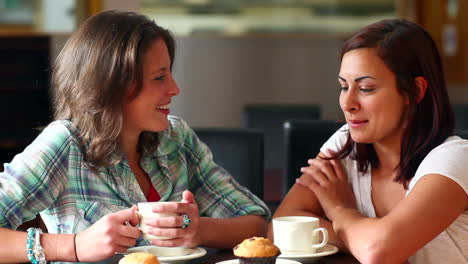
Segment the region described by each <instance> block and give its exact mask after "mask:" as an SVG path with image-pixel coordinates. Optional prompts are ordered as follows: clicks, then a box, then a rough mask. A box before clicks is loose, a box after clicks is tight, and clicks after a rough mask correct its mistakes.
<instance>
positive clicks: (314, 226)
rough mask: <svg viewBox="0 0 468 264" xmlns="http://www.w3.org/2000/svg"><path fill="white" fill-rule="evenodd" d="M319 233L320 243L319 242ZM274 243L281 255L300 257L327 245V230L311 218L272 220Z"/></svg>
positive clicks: (285, 217) (294, 217)
mask: <svg viewBox="0 0 468 264" xmlns="http://www.w3.org/2000/svg"><path fill="white" fill-rule="evenodd" d="M320 233H322V241H321V242H319V239H320ZM273 236H274V243H275V245H276V246H277V247H279V249H280V250H281V254H285V255H300V254H310V253H315V252H317V249H319V248H322V247H324V246H325V245H327V243H328V232H327V229H325V228H323V227H320V225H319V219H318V218H317V217H312V216H283V217H277V218H274V219H273Z"/></svg>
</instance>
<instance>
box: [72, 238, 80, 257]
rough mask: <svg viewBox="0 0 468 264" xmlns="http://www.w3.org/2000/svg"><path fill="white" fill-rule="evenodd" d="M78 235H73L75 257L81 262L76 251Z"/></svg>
mask: <svg viewBox="0 0 468 264" xmlns="http://www.w3.org/2000/svg"><path fill="white" fill-rule="evenodd" d="M76 235H77V234H75V236H73V247H74V248H75V259H76V262H80V260H79V259H78V253H76Z"/></svg>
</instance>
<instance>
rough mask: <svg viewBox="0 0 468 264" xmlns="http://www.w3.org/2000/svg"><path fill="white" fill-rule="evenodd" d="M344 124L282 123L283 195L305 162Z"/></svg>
mask: <svg viewBox="0 0 468 264" xmlns="http://www.w3.org/2000/svg"><path fill="white" fill-rule="evenodd" d="M343 125H344V123H342V122H337V121H332V120H299V119H297V120H289V121H286V122H285V123H284V142H285V146H286V158H285V172H284V174H283V195H286V194H287V193H288V191H289V189H290V188H291V187H292V186H293V185H294V183H295V182H296V178H297V177H299V176H300V175H301V172H300V168H301V167H304V166H307V160H308V159H310V158H315V157H316V156H317V154H318V153H319V152H320V147H322V145H323V144H324V143H325V142H326V141H327V140H328V139H329V138H330V137H331V136H332V135H333V133H335V131H337V130H338V129H339V128H340V127H341V126H343Z"/></svg>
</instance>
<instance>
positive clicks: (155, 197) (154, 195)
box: [146, 185, 161, 202]
mask: <svg viewBox="0 0 468 264" xmlns="http://www.w3.org/2000/svg"><path fill="white" fill-rule="evenodd" d="M146 199H148V202H157V201H159V199H161V197H160V196H159V193H158V192H157V191H156V189H155V188H154V187H153V185H150V189H149V193H148V197H146Z"/></svg>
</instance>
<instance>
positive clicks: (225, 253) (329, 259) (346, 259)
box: [111, 248, 359, 264]
mask: <svg viewBox="0 0 468 264" xmlns="http://www.w3.org/2000/svg"><path fill="white" fill-rule="evenodd" d="M121 258H122V256H121V255H116V256H115V257H114V258H112V260H111V262H112V263H118V261H119V260H120V259H121ZM235 258H236V257H235V256H234V254H233V253H232V250H230V249H229V250H228V249H225V250H219V249H210V248H209V249H207V254H206V255H205V256H203V257H200V258H196V259H191V260H189V261H187V262H186V264H216V263H218V262H221V261H224V260H229V259H235ZM314 264H359V262H358V261H357V260H356V259H355V258H354V257H353V256H351V255H347V254H343V253H336V254H333V255H330V256H325V257H322V258H320V259H319V260H317V261H316V262H314Z"/></svg>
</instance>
